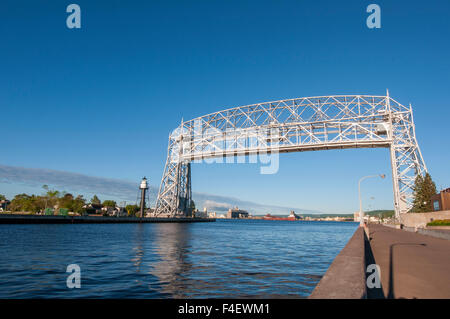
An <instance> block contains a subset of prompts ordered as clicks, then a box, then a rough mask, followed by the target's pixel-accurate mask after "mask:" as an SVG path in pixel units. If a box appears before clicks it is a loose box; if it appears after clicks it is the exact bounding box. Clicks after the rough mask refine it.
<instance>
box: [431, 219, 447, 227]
mask: <svg viewBox="0 0 450 319" xmlns="http://www.w3.org/2000/svg"><path fill="white" fill-rule="evenodd" d="M427 226H450V219H438V220H433V221H432V222H430V223H428V224H427Z"/></svg>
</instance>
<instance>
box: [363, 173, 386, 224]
mask: <svg viewBox="0 0 450 319" xmlns="http://www.w3.org/2000/svg"><path fill="white" fill-rule="evenodd" d="M378 176H379V177H381V178H385V177H386V175H384V174H379V175H369V176H364V177H362V178H360V180H359V182H358V194H359V226H361V227H363V226H364V212H363V209H362V200H361V182H362V181H363V180H365V179H366V178H372V177H378Z"/></svg>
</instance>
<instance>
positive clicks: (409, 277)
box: [309, 224, 450, 299]
mask: <svg viewBox="0 0 450 319" xmlns="http://www.w3.org/2000/svg"><path fill="white" fill-rule="evenodd" d="M436 232H437V230H428V233H427V232H426V230H424V232H423V233H420V232H414V231H411V230H406V229H395V228H392V227H388V226H384V225H372V224H370V225H369V226H368V227H366V228H362V227H359V228H358V229H357V230H356V232H355V234H354V235H353V237H352V238H351V239H350V240H349V242H348V243H347V245H346V246H345V247H344V249H342V251H341V252H340V253H339V255H338V256H337V257H336V258H335V259H334V261H333V263H332V264H331V266H330V268H329V269H328V270H327V272H326V273H325V275H324V276H323V277H322V280H321V281H320V282H319V284H318V285H317V287H316V288H315V289H314V291H313V292H312V294H311V295H310V296H309V298H310V299H362V298H367V299H384V298H388V299H401V298H408V299H414V298H419V299H431V298H432V299H443V298H445V299H448V298H450V276H449V271H450V240H448V239H443V238H445V237H446V236H444V235H442V238H438V237H439V236H441V235H439V236H438V235H436ZM441 232H446V231H445V230H441ZM367 234H368V236H367ZM425 234H426V235H425ZM372 264H375V265H378V266H379V267H380V277H381V278H380V277H378V278H380V279H381V280H380V281H381V287H380V288H376V287H374V288H368V287H367V285H366V281H367V278H368V276H369V275H371V274H373V271H370V272H366V270H367V267H368V266H369V265H372Z"/></svg>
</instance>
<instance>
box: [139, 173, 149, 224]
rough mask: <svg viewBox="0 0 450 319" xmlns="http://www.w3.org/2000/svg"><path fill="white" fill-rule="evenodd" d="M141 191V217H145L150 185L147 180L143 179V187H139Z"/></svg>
mask: <svg viewBox="0 0 450 319" xmlns="http://www.w3.org/2000/svg"><path fill="white" fill-rule="evenodd" d="M139 189H140V190H141V206H140V217H141V218H142V217H144V210H145V194H146V192H147V191H148V183H147V178H145V176H144V178H143V179H142V181H141V185H139Z"/></svg>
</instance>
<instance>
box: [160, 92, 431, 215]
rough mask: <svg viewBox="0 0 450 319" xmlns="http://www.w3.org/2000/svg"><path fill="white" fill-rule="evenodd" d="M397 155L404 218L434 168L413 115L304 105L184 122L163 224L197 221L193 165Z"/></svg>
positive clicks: (167, 178)
mask: <svg viewBox="0 0 450 319" xmlns="http://www.w3.org/2000/svg"><path fill="white" fill-rule="evenodd" d="M375 147H384V148H389V149H390V161H391V167H392V184H393V192H394V207H395V214H396V217H397V218H400V217H401V214H403V213H407V212H408V211H409V210H410V209H411V207H412V201H413V186H414V180H415V178H416V176H417V175H418V174H421V175H423V174H424V173H425V172H426V171H427V168H426V166H425V163H424V161H423V158H422V154H421V152H420V148H419V145H418V143H417V139H416V134H415V128H414V120H413V111H412V108H411V105H410V106H409V107H406V106H404V105H402V104H400V103H398V102H397V101H396V100H394V99H392V98H391V97H390V96H389V93H388V92H387V94H386V96H374V95H334V96H317V97H303V98H296V99H288V100H280V101H273V102H265V103H258V104H252V105H247V106H240V107H235V108H230V109H227V110H223V111H219V112H215V113H211V114H208V115H204V116H201V117H198V118H195V119H193V120H190V121H187V122H183V121H182V123H181V124H180V126H179V127H177V128H176V129H175V130H174V131H173V132H172V133H171V134H170V135H169V145H168V154H167V160H166V165H165V168H164V173H163V177H162V180H161V185H160V188H159V192H158V198H157V202H156V209H155V215H156V216H170V217H176V216H189V215H191V202H192V189H191V162H192V161H199V160H204V159H210V158H221V157H222V158H223V157H228V156H246V155H256V154H267V153H271V154H273V153H286V152H302V151H319V150H329V149H346V148H375Z"/></svg>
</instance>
